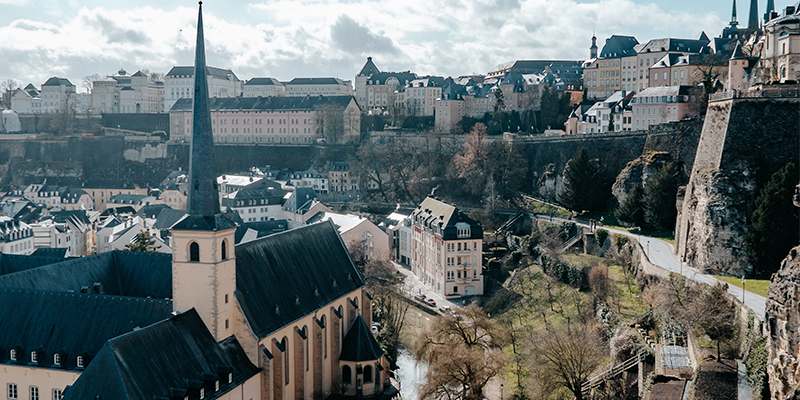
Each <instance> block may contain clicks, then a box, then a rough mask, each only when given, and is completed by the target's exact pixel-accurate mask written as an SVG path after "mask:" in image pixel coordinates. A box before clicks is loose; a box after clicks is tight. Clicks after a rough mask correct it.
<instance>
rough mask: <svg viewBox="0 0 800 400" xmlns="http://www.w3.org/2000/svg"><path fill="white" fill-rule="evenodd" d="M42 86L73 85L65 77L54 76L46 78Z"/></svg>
mask: <svg viewBox="0 0 800 400" xmlns="http://www.w3.org/2000/svg"><path fill="white" fill-rule="evenodd" d="M44 86H75V85H73V84H72V82H70V81H69V79H67V78H58V77H55V76H54V77H52V78H50V79H48V80H47V82H45V83H43V84H42V87H44Z"/></svg>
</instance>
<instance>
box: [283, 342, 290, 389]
mask: <svg viewBox="0 0 800 400" xmlns="http://www.w3.org/2000/svg"><path fill="white" fill-rule="evenodd" d="M281 345H283V348H284V349H285V350H284V351H283V381H284V383H285V384H286V385H288V384H289V340H287V339H286V336H284V337H283V340H281Z"/></svg>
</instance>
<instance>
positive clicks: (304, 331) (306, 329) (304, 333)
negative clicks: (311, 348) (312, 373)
mask: <svg viewBox="0 0 800 400" xmlns="http://www.w3.org/2000/svg"><path fill="white" fill-rule="evenodd" d="M303 336H305V337H306V340H305V342H306V351H305V353H306V371H308V342H309V341H311V338H309V337H308V327H307V326H304V327H303Z"/></svg>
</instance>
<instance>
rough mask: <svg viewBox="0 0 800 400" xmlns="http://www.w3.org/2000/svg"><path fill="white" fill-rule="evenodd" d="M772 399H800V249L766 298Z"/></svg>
mask: <svg viewBox="0 0 800 400" xmlns="http://www.w3.org/2000/svg"><path fill="white" fill-rule="evenodd" d="M766 318H767V322H768V326H769V338H768V341H767V348H768V349H769V360H768V361H767V374H768V376H769V387H770V394H771V396H770V397H771V398H772V399H775V400H785V399H797V398H800V246H798V247H795V248H794V249H792V251H791V252H790V253H789V256H787V257H786V258H785V259H784V260H783V263H782V264H781V269H780V271H778V272H777V273H776V274H775V275H773V277H772V284H770V286H769V298H768V299H767V310H766Z"/></svg>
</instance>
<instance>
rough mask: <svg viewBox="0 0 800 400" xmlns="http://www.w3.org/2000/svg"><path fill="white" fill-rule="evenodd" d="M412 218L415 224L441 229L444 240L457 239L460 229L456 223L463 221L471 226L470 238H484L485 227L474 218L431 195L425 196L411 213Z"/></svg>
mask: <svg viewBox="0 0 800 400" xmlns="http://www.w3.org/2000/svg"><path fill="white" fill-rule="evenodd" d="M411 219H412V221H413V222H414V223H415V224H419V225H422V226H425V227H427V228H429V229H438V230H441V235H442V238H443V239H444V240H451V239H456V238H457V237H458V230H457V228H456V224H457V223H459V222H463V223H466V224H469V226H470V237H469V238H470V239H482V238H483V228H482V227H481V225H480V224H479V223H477V222H475V221H474V220H473V219H472V218H470V217H468V216H467V215H466V214H464V213H462V212H461V210H459V209H457V208H456V207H454V206H451V205H450V204H447V203H444V202H441V201H439V200H436V199H434V198H431V197H427V198H425V200H423V201H422V203H420V205H419V206H418V207H417V208H416V209H415V210H414V212H413V213H411Z"/></svg>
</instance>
